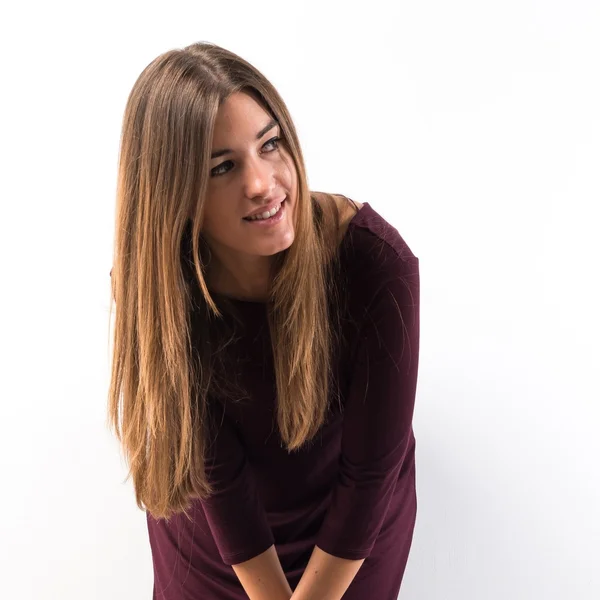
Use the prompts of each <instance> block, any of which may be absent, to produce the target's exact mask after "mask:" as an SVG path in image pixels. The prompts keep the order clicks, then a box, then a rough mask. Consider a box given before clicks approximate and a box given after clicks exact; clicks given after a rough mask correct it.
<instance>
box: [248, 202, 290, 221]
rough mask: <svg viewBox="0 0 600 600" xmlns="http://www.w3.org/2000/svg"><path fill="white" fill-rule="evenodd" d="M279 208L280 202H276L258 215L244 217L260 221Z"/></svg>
mask: <svg viewBox="0 0 600 600" xmlns="http://www.w3.org/2000/svg"><path fill="white" fill-rule="evenodd" d="M280 208H281V204H278V205H277V206H275V207H274V208H272V209H271V210H268V211H265V212H264V213H261V214H259V215H254V216H252V217H246V219H247V220H248V221H260V220H262V219H268V218H269V217H272V216H273V215H274V214H275V213H277V212H278V211H279V209H280Z"/></svg>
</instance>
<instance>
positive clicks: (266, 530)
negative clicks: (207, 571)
mask: <svg viewBox="0 0 600 600" xmlns="http://www.w3.org/2000/svg"><path fill="white" fill-rule="evenodd" d="M216 422H217V432H216V436H215V435H213V436H212V437H211V442H212V443H210V444H208V445H207V452H206V459H205V460H206V464H205V468H206V476H207V478H208V481H210V483H211V484H212V485H213V486H214V490H215V491H214V494H213V495H212V496H211V497H210V498H208V499H206V500H200V499H196V500H194V501H193V504H192V510H190V511H189V512H190V516H191V517H192V522H190V520H189V519H188V518H187V517H186V516H185V515H184V514H182V513H179V514H177V515H174V516H173V517H172V518H171V519H169V521H168V522H167V520H164V519H160V520H155V519H154V518H153V517H151V516H150V515H148V519H147V520H148V528H149V534H150V542H151V546H152V550H153V556H154V564H155V568H157V566H158V565H157V563H158V561H160V562H161V563H162V564H163V567H164V569H165V572H168V571H169V568H171V569H173V568H175V567H174V566H175V564H176V563H177V562H179V563H181V562H182V561H181V560H178V559H183V563H184V564H188V563H189V562H191V564H192V565H194V564H195V565H196V566H198V567H199V568H201V565H202V562H203V561H205V560H206V557H205V556H202V555H201V554H200V551H201V550H200V549H201V548H205V547H206V544H205V542H201V543H198V549H197V550H198V551H196V549H195V547H194V545H195V541H194V540H195V537H194V536H201V535H206V534H210V535H212V538H213V540H214V542H215V544H216V546H217V549H218V552H219V554H220V557H221V559H222V561H223V562H224V563H225V564H226V565H235V564H238V563H241V562H244V561H246V560H250V559H251V558H254V557H255V556H258V555H259V554H262V553H263V552H264V551H265V550H267V549H268V548H269V547H270V546H272V545H273V544H274V543H275V540H274V537H273V533H272V531H271V528H270V526H269V523H268V521H267V517H266V512H265V509H264V506H263V503H262V499H261V498H260V495H259V493H258V489H257V487H256V484H255V481H254V477H253V473H252V471H251V468H250V466H249V463H248V460H247V457H246V452H245V450H244V447H243V445H242V442H241V440H240V439H239V435H238V432H237V430H236V428H235V425H234V423H233V422H232V421H231V419H230V418H229V417H228V416H227V415H225V414H223V415H222V416H221V415H219V416H218V417H217V419H216ZM200 510H201V511H202V512H203V514H204V517H205V519H204V518H199V519H197V516H198V511H200ZM196 521H199V522H200V523H201V524H202V523H204V524H206V523H208V527H209V529H210V532H207V531H201V528H199V527H198V524H197V522H196ZM181 552H184V553H185V555H184V556H183V555H181ZM169 565H171V567H169Z"/></svg>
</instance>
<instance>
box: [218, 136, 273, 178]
mask: <svg viewBox="0 0 600 600" xmlns="http://www.w3.org/2000/svg"><path fill="white" fill-rule="evenodd" d="M280 140H281V138H280V137H274V138H271V139H270V140H269V141H267V142H265V143H264V144H263V148H264V147H265V146H269V145H271V147H272V148H273V150H268V151H267V153H269V152H274V151H275V150H277V148H278V147H279V141H280ZM273 145H274V146H273ZM230 164H231V161H230V160H226V161H225V162H223V163H221V164H220V165H217V166H216V167H215V168H214V169H212V170H211V172H210V174H211V176H213V177H219V175H224V174H225V173H227V172H228V171H229V169H227V170H225V171H224V170H223V168H224V167H225V166H226V165H230Z"/></svg>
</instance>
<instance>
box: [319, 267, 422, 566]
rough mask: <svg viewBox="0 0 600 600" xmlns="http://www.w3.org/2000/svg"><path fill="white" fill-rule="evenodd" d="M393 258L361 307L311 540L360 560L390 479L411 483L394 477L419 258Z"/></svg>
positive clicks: (407, 402) (411, 378) (414, 339)
mask: <svg viewBox="0 0 600 600" xmlns="http://www.w3.org/2000/svg"><path fill="white" fill-rule="evenodd" d="M396 264H398V263H396ZM400 264H401V266H400V267H394V268H397V274H396V275H393V276H392V277H391V278H388V277H386V278H385V281H384V283H383V284H382V285H380V286H379V289H377V290H376V291H375V292H374V294H373V296H372V300H371V301H370V302H369V303H368V306H366V309H365V317H364V321H363V322H362V325H361V330H360V333H359V342H358V344H359V345H358V348H357V351H356V357H355V361H354V364H353V365H352V375H351V378H350V387H349V391H348V396H347V398H346V403H345V407H344V416H343V430H342V446H341V456H340V461H339V474H338V478H337V481H336V482H335V484H334V489H333V492H332V496H331V503H330V506H329V507H328V511H327V513H326V515H325V519H324V521H323V523H322V526H321V528H320V530H319V533H318V536H317V539H316V541H315V544H316V545H317V546H318V547H319V548H321V549H322V550H324V551H325V552H327V553H329V554H332V555H334V556H338V557H340V558H346V559H362V558H367V557H368V556H369V554H370V553H371V551H372V549H373V546H374V544H375V541H376V538H377V536H378V534H379V532H380V530H381V527H382V525H383V522H384V519H385V516H386V513H387V511H388V507H389V505H390V501H391V499H392V496H393V495H394V492H395V491H398V490H396V487H397V485H405V486H409V485H414V483H412V482H411V479H410V477H400V475H401V472H404V471H405V470H406V469H407V465H405V460H406V459H407V456H408V453H409V450H410V448H411V444H412V443H414V436H413V430H412V419H413V412H414V404H415V394H416V386H417V371H418V362H419V296H420V294H419V261H418V258H417V257H414V256H411V257H409V258H408V259H404V260H403V261H402V262H401V263H400ZM413 456H414V455H413ZM413 460H414V458H413ZM403 467H404V469H403ZM399 482H401V483H399ZM407 527H412V523H408V522H407Z"/></svg>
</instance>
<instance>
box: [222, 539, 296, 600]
mask: <svg viewBox="0 0 600 600" xmlns="http://www.w3.org/2000/svg"><path fill="white" fill-rule="evenodd" d="M232 568H233V570H234V571H235V574H236V575H237V576H238V579H239V580H240V583H241V584H242V587H243V588H244V590H245V591H246V594H248V598H250V600H290V598H291V597H292V588H291V587H290V584H289V583H288V580H287V579H286V578H285V574H284V572H283V568H282V567H281V563H280V562H279V557H278V556H277V552H276V551H275V546H274V545H273V546H271V547H270V548H269V549H268V550H266V551H265V552H263V553H262V554H259V555H258V556H255V557H254V558H251V559H250V560H247V561H245V562H243V563H239V564H237V565H232Z"/></svg>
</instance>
